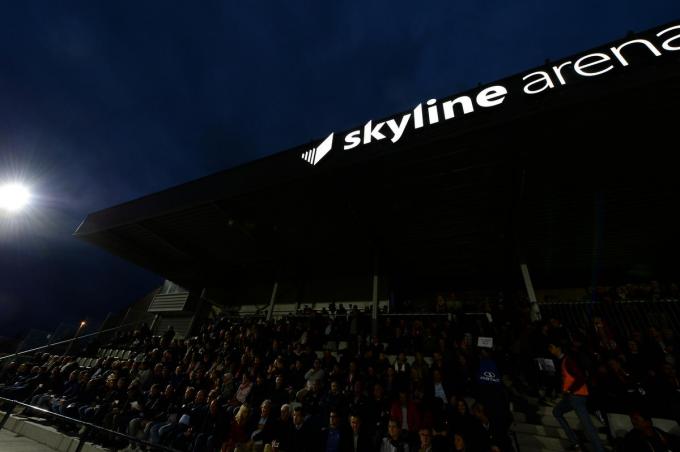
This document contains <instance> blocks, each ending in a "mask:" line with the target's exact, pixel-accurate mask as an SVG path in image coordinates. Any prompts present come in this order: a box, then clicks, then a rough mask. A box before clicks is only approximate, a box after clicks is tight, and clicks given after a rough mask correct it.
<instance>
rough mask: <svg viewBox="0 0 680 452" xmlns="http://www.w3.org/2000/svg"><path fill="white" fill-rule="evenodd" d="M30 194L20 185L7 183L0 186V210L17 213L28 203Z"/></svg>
mask: <svg viewBox="0 0 680 452" xmlns="http://www.w3.org/2000/svg"><path fill="white" fill-rule="evenodd" d="M30 200H31V193H30V191H29V190H28V188H26V187H25V186H24V185H22V184H18V183H9V184H5V185H0V209H2V210H6V211H8V212H18V211H20V210H21V209H23V208H24V207H26V205H27V204H28V203H29V201H30Z"/></svg>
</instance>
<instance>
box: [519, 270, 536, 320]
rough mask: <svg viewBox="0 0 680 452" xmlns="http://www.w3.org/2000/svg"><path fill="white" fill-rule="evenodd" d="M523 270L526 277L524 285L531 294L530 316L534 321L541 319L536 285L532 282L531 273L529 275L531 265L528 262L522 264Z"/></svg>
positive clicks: (523, 276)
mask: <svg viewBox="0 0 680 452" xmlns="http://www.w3.org/2000/svg"><path fill="white" fill-rule="evenodd" d="M519 267H520V270H521V271H522V278H523V279H524V287H526V289H527V295H528V296H529V316H530V318H531V321H532V322H535V321H537V320H541V309H540V308H539V307H538V300H536V293H535V292H534V285H533V283H532V282H531V275H529V267H527V264H520V266H519Z"/></svg>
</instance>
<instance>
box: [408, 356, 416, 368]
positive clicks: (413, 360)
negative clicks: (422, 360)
mask: <svg viewBox="0 0 680 452" xmlns="http://www.w3.org/2000/svg"><path fill="white" fill-rule="evenodd" d="M406 362H407V363H408V365H409V366H412V365H413V363H414V362H416V357H415V356H413V355H406Z"/></svg>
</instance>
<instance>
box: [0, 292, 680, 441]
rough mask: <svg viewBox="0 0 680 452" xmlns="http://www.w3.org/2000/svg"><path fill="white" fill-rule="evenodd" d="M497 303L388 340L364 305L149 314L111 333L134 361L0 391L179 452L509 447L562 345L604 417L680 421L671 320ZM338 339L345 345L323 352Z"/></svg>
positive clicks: (419, 320)
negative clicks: (517, 411) (645, 325)
mask: <svg viewBox="0 0 680 452" xmlns="http://www.w3.org/2000/svg"><path fill="white" fill-rule="evenodd" d="M486 310H487V311H489V312H487V313H486V314H488V315H481V316H473V317H465V318H463V316H459V317H457V316H450V315H439V316H436V315H433V316H431V317H423V316H411V317H408V316H404V317H401V318H400V317H386V318H382V319H381V320H380V324H379V325H378V331H379V332H380V336H379V337H378V336H372V335H371V330H372V326H373V325H372V324H371V316H370V315H362V313H360V312H359V310H358V309H356V308H354V309H351V310H347V311H346V312H345V313H342V314H339V313H338V312H337V311H336V312H335V313H333V315H326V314H320V313H315V312H309V313H308V315H306V316H303V317H287V318H282V319H276V320H271V321H265V320H264V319H262V318H259V317H242V318H231V317H226V316H225V317H220V318H217V319H214V320H211V321H208V322H206V323H204V324H203V325H202V326H201V328H200V331H199V332H198V334H197V335H196V336H194V337H191V338H186V339H176V338H175V337H174V332H173V331H172V330H168V331H166V332H165V333H164V334H163V335H161V336H153V335H152V333H151V331H150V329H149V328H148V327H147V326H146V325H143V326H142V327H141V328H139V329H138V330H136V331H134V332H133V333H125V334H119V335H116V336H115V337H113V338H111V339H110V341H109V342H108V343H107V344H105V345H106V346H109V347H116V348H125V349H127V350H130V351H131V354H130V357H129V359H114V358H102V359H99V360H98V361H97V362H96V363H95V364H94V365H93V366H91V367H88V368H83V367H80V366H79V365H78V363H77V362H76V360H75V358H74V357H69V356H58V355H49V354H43V355H40V356H37V357H35V358H34V360H33V362H31V363H23V364H16V363H12V364H10V365H9V366H7V368H6V369H5V371H4V372H3V373H2V374H1V375H0V396H2V397H6V398H11V399H17V400H24V401H26V402H27V403H30V404H32V405H35V406H40V407H44V408H46V409H49V410H51V411H54V412H57V413H60V414H64V415H66V416H70V417H74V418H78V419H82V420H85V421H88V422H93V423H96V424H99V425H101V426H103V427H105V428H107V429H109V430H114V431H118V432H122V433H125V434H128V435H130V436H133V437H137V438H140V439H144V440H146V441H148V442H151V443H154V444H161V445H165V446H168V447H172V448H173V449H176V450H179V451H196V452H202V451H217V450H224V451H235V450H251V449H252V450H259V449H265V448H266V450H269V448H271V450H272V451H284V452H287V451H291V452H292V451H300V452H306V451H310V452H311V451H329V452H334V451H342V452H344V451H385V452H392V451H434V452H437V451H450V450H456V451H458V450H465V451H484V452H488V451H508V450H513V445H512V439H511V435H510V434H509V427H510V425H511V422H512V419H511V413H510V406H509V397H510V396H511V394H512V393H517V392H522V393H525V394H531V395H536V396H539V397H540V398H541V400H542V402H543V403H545V404H548V405H549V404H553V403H554V402H555V397H557V396H559V394H560V383H559V378H560V374H559V365H558V364H557V363H556V362H555V361H554V357H553V356H551V355H550V354H549V353H548V349H549V344H559V345H560V346H561V347H562V348H563V349H564V350H565V352H566V353H567V354H568V355H569V356H571V357H573V358H574V359H575V360H577V361H578V363H579V366H581V368H582V369H584V372H585V378H587V382H588V386H589V388H590V394H591V396H590V398H589V404H590V405H591V409H592V411H594V412H598V413H599V414H601V417H602V419H603V422H605V417H606V416H604V415H605V414H606V413H607V412H619V413H629V412H630V411H631V409H636V410H637V413H643V414H644V416H642V415H640V416H642V417H640V419H647V418H649V415H648V414H649V413H652V414H653V415H654V416H656V417H665V418H670V419H676V420H680V379H678V377H677V365H678V363H680V361H678V356H677V354H678V345H679V344H676V339H675V337H674V334H673V331H672V330H670V329H663V328H662V329H661V330H659V329H657V328H649V329H648V330H646V331H640V332H634V333H633V334H632V335H630V337H621V336H620V335H619V334H618V333H617V332H616V331H615V329H614V328H613V327H612V326H611V325H609V324H608V323H607V322H606V320H605V319H603V318H601V317H597V316H594V317H593V318H592V322H591V324H590V325H589V326H588V327H586V328H583V329H576V328H571V329H570V328H567V327H566V326H564V325H563V324H562V323H561V322H560V321H559V320H558V319H548V320H545V321H540V322H534V323H531V322H529V320H528V310H527V309H525V310H520V311H517V312H512V313H509V312H507V311H506V310H505V309H504V308H503V304H502V303H499V304H496V305H495V306H494V309H493V310H492V309H491V308H490V306H487V307H486ZM442 314H443V313H442ZM480 336H489V337H493V348H488V347H485V346H478V345H479V344H478V343H477V338H478V337H480ZM340 341H344V342H346V347H344V348H343V349H341V350H339V351H337V352H335V353H331V352H330V351H328V350H326V351H323V353H321V356H319V355H318V354H317V353H316V352H317V351H321V350H324V349H325V348H327V345H328V344H329V343H331V342H333V343H335V344H337V343H339V342H340ZM409 357H412V358H409ZM551 361H552V365H550V362H551ZM508 389H510V391H509V390H508ZM640 425H646V424H644V422H642V421H641V422H640ZM63 428H67V427H66V426H64V427H63ZM645 431H647V432H651V433H653V432H654V430H653V429H651V427H650V428H648V429H647V430H645ZM95 439H96V440H98V441H100V442H102V443H105V444H108V445H116V444H117V443H116V442H115V441H116V440H115V438H113V437H111V436H107V435H106V434H101V433H100V434H98V436H96V437H95ZM117 445H118V446H120V444H117ZM126 446H127V447H128V448H130V449H134V448H135V447H136V444H135V443H131V444H129V445H127V444H126Z"/></svg>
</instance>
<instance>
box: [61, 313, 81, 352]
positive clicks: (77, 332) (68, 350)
mask: <svg viewBox="0 0 680 452" xmlns="http://www.w3.org/2000/svg"><path fill="white" fill-rule="evenodd" d="M85 325H87V322H86V321H85V320H83V321H82V322H80V326H79V327H78V330H77V331H76V334H75V335H74V336H73V339H71V342H70V343H69V344H68V348H66V351H65V352H64V356H67V355H68V353H69V352H70V351H71V347H73V343H74V342H75V340H76V339H77V338H78V335H79V334H80V332H81V331H82V330H83V328H84V327H85Z"/></svg>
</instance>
